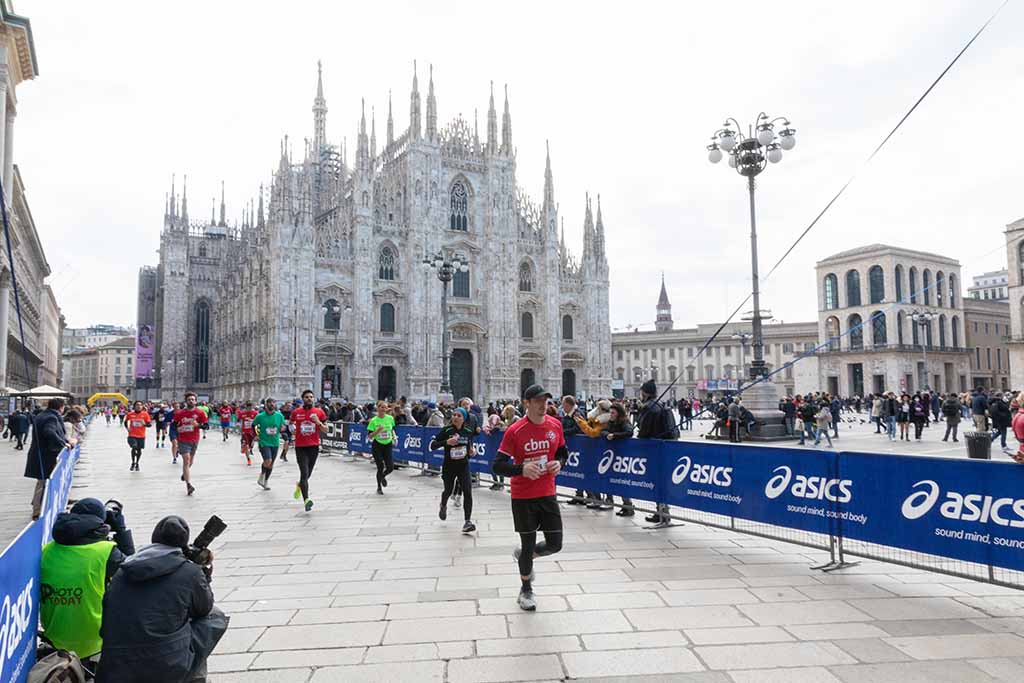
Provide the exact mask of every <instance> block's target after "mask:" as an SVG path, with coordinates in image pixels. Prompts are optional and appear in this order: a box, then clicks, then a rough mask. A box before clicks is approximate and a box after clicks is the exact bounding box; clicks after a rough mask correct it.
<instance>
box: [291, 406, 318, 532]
mask: <svg viewBox="0 0 1024 683" xmlns="http://www.w3.org/2000/svg"><path fill="white" fill-rule="evenodd" d="M288 420H289V423H290V424H291V431H292V434H294V435H295V462H296V463H298V465H299V481H298V483H297V484H295V495H294V498H295V499H296V500H298V498H299V496H302V500H303V502H304V505H305V506H306V512H309V511H310V510H312V509H313V501H312V500H310V498H309V477H310V476H311V475H312V474H313V467H315V466H316V459H317V457H318V456H319V455H320V432H326V431H327V414H326V413H325V412H324V411H322V410H321V409H319V408H317V407H315V406H314V405H313V392H312V391H310V390H309V389H306V390H305V391H303V392H302V406H301V407H300V408H293V409H292V412H291V415H290V416H289V417H288Z"/></svg>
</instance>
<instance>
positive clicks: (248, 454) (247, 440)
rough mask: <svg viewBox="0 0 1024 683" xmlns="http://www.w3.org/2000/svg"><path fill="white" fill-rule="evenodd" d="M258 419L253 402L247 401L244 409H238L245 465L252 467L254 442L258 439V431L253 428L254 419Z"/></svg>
mask: <svg viewBox="0 0 1024 683" xmlns="http://www.w3.org/2000/svg"><path fill="white" fill-rule="evenodd" d="M255 417H256V410H255V409H254V408H253V407H252V401H246V402H245V407H244V408H239V409H238V428H239V429H241V430H242V455H244V456H245V464H246V465H250V466H251V465H252V442H253V440H254V439H255V438H256V430H254V429H253V427H252V421H253V418H255Z"/></svg>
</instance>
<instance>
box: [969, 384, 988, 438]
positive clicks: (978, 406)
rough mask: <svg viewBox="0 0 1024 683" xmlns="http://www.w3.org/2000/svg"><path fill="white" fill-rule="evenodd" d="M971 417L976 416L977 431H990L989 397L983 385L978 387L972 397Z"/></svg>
mask: <svg viewBox="0 0 1024 683" xmlns="http://www.w3.org/2000/svg"><path fill="white" fill-rule="evenodd" d="M971 417H973V418H974V428H975V429H976V430H977V431H979V432H987V431H988V397H987V396H985V390H984V389H982V388H981V387H978V388H977V389H976V390H975V391H974V396H972V397H971Z"/></svg>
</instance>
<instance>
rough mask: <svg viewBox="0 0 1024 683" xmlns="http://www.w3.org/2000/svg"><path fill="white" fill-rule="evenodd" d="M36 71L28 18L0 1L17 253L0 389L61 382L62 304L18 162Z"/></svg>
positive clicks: (5, 271) (3, 286) (1, 116)
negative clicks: (24, 90)
mask: <svg viewBox="0 0 1024 683" xmlns="http://www.w3.org/2000/svg"><path fill="white" fill-rule="evenodd" d="M38 73H39V69H38V66H37V64H36V54H35V44H34V42H33V38H32V28H31V25H30V24H29V21H28V19H26V18H25V17H21V16H18V15H16V14H14V12H13V11H12V10H11V7H10V3H9V2H7V1H6V0H0V180H2V182H3V201H4V202H5V203H6V204H7V207H8V210H7V217H8V221H9V223H10V229H11V247H12V251H13V256H14V260H13V277H12V263H11V262H10V261H9V260H8V258H7V255H6V247H5V248H4V249H3V250H2V253H3V258H0V390H2V389H3V388H4V387H12V388H15V389H28V388H30V387H33V386H36V385H38V384H41V383H44V382H45V383H48V384H58V383H59V382H60V366H59V363H60V327H61V324H62V322H61V316H60V308H59V307H58V306H57V302H56V300H55V299H54V297H53V292H52V291H51V290H50V288H49V286H48V285H47V284H46V278H47V276H49V274H50V265H49V263H47V260H46V254H45V252H44V251H43V246H42V243H41V242H40V239H39V233H38V232H37V231H36V225H35V221H34V220H33V218H32V212H31V211H30V210H29V205H28V200H27V197H26V194H25V184H24V182H23V181H22V177H21V172H20V171H19V169H18V166H17V165H16V164H15V163H14V123H15V118H16V115H17V113H18V98H17V92H16V91H17V87H18V86H19V85H20V84H21V83H23V82H24V81H27V80H31V79H33V78H35V77H36V76H37V75H38ZM15 283H17V301H16V300H15V286H14V285H15ZM19 308H20V311H21V324H20V325H19V321H18V309H19ZM22 329H23V330H24V353H22V338H21V330H22ZM54 336H56V341H55V340H54Z"/></svg>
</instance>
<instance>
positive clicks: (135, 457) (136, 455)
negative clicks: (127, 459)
mask: <svg viewBox="0 0 1024 683" xmlns="http://www.w3.org/2000/svg"><path fill="white" fill-rule="evenodd" d="M141 458H142V449H141V448H138V447H137V446H132V464H133V465H138V464H139V460H140V459H141Z"/></svg>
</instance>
